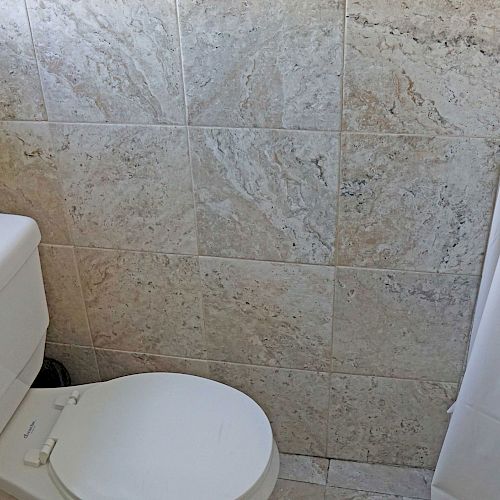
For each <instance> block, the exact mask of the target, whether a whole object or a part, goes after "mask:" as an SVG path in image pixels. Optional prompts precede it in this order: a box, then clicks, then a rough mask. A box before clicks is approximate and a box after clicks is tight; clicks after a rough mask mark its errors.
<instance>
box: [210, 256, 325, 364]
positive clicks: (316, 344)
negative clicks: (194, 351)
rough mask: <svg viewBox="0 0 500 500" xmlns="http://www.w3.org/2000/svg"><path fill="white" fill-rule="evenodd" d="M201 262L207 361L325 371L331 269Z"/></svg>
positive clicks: (211, 259) (266, 263)
mask: <svg viewBox="0 0 500 500" xmlns="http://www.w3.org/2000/svg"><path fill="white" fill-rule="evenodd" d="M200 261H201V262H200V265H201V275H202V283H203V303H204V317H205V327H206V335H207V345H208V357H209V359H216V360H220V361H233V362H240V363H250V364H259V365H268V366H282V367H286V368H304V369H311V370H320V371H321V370H323V371H328V370H329V360H330V351H331V336H332V334H331V325H332V307H333V276H334V270H333V268H330V267H323V266H304V265H299V264H282V263H274V262H256V261H243V260H232V259H219V258H213V257H201V258H200Z"/></svg>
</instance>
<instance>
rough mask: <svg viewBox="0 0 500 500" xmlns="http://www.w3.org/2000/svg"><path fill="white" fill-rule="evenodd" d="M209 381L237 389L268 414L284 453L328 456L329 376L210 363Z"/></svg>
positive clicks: (279, 446)
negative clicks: (326, 448)
mask: <svg viewBox="0 0 500 500" xmlns="http://www.w3.org/2000/svg"><path fill="white" fill-rule="evenodd" d="M209 368H210V378H212V379H214V380H217V381H219V382H222V383H224V384H227V385H230V386H231V387H235V388H236V389H239V390H240V391H243V392H244V393H246V394H248V395H249V396H250V397H251V398H253V399H254V400H255V401H256V402H257V403H258V404H259V405H260V406H261V407H262V409H263V410H264V411H265V412H266V414H267V416H268V418H269V420H270V422H271V426H272V428H273V433H274V438H275V439H276V443H277V445H278V448H279V450H280V451H281V452H283V453H300V454H305V455H308V454H310V455H317V456H324V455H325V447H326V430H327V413H328V379H329V376H328V374H326V373H318V372H307V371H300V370H286V369H282V368H281V369H280V368H267V367H263V366H251V365H238V364H233V363H220V362H209Z"/></svg>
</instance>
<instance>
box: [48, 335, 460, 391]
mask: <svg viewBox="0 0 500 500" xmlns="http://www.w3.org/2000/svg"><path fill="white" fill-rule="evenodd" d="M50 343H51V344H63V345H74V346H76V347H86V348H89V346H81V345H78V344H65V343H64V342H50ZM95 350H97V351H107V352H118V353H122V354H138V355H146V356H156V357H160V358H172V359H180V360H187V361H202V362H205V363H217V364H227V365H233V366H245V367H253V368H267V369H269V370H288V371H294V372H301V373H316V374H323V375H349V376H353V377H374V378H383V379H391V380H409V381H414V382H429V383H437V384H454V385H456V384H457V382H456V381H449V380H428V379H418V378H410V377H394V376H389V375H372V374H370V375H367V374H360V373H348V372H339V371H322V370H308V369H305V368H293V367H287V366H269V365H263V364H256V363H241V362H237V361H223V360H219V359H210V358H191V357H189V356H179V355H176V354H172V355H170V354H157V353H151V352H140V351H125V350H122V349H116V348H109V347H96V348H95Z"/></svg>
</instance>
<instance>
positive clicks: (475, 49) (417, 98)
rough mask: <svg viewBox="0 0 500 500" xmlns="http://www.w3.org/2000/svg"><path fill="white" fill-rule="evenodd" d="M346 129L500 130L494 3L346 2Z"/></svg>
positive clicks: (498, 14)
mask: <svg viewBox="0 0 500 500" xmlns="http://www.w3.org/2000/svg"><path fill="white" fill-rule="evenodd" d="M347 9H348V10H347V26H346V54H345V76H344V122H345V124H344V126H345V127H346V128H347V129H348V130H355V131H367V132H369V131H371V132H400V133H401V132H403V133H404V132H410V133H437V134H455V135H460V134H464V135H479V136H483V135H498V133H499V123H500V110H499V108H498V106H494V105H492V103H494V102H496V101H497V100H498V94H499V92H500V79H499V78H498V71H497V69H498V65H499V53H500V45H499V43H498V31H497V29H498V24H499V22H500V5H499V4H498V2H496V1H495V0H477V1H470V0H454V1H451V2H450V1H448V0H422V1H419V2H406V1H403V0H396V1H394V0H363V1H359V0H357V1H356V0H353V1H350V2H348V8H347Z"/></svg>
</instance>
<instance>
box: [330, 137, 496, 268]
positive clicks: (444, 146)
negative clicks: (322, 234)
mask: <svg viewBox="0 0 500 500" xmlns="http://www.w3.org/2000/svg"><path fill="white" fill-rule="evenodd" d="M498 150H499V148H498V143H494V142H491V141H488V140H483V139H461V138H439V137H437V138H429V137H413V136H376V135H352V134H348V135H346V136H345V137H344V140H343V144H342V173H341V184H340V200H339V222H338V225H339V231H338V238H339V249H338V251H339V256H338V259H339V262H338V263H339V265H348V266H349V265H354V266H367V267H375V268H397V269H407V270H419V271H438V272H457V273H467V274H479V273H480V270H481V263H482V259H483V255H484V251H485V247H486V240H487V236H488V228H489V223H490V218H491V211H492V206H493V198H494V193H495V189H496V183H497V179H498V171H499V159H500V156H499V155H498Z"/></svg>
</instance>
